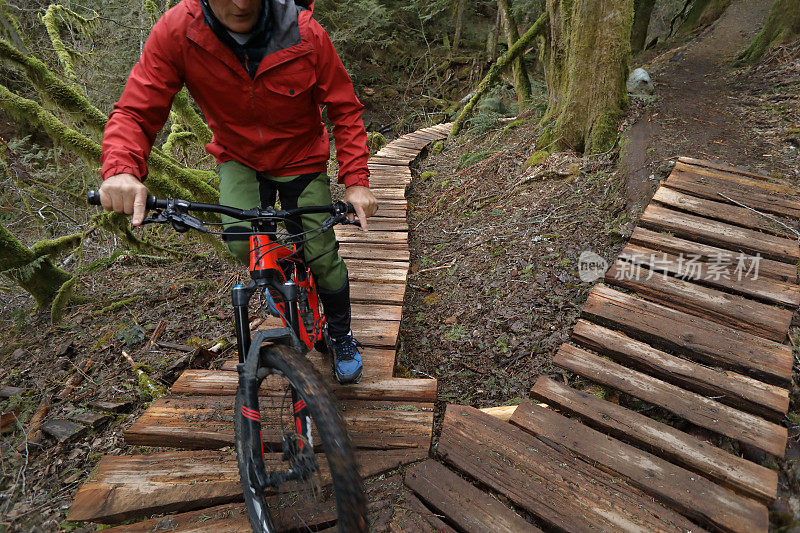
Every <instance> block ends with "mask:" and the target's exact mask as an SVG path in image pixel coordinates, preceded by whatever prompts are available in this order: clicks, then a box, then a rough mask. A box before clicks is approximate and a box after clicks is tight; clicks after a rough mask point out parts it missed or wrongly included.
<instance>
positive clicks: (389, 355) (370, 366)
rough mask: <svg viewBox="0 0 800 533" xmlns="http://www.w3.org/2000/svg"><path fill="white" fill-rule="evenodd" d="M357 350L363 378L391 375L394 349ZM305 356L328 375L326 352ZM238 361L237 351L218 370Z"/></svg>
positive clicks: (230, 368)
mask: <svg viewBox="0 0 800 533" xmlns="http://www.w3.org/2000/svg"><path fill="white" fill-rule="evenodd" d="M268 320H269V323H268V326H272V327H275V326H276V325H279V324H276V323H275V322H273V321H272V320H273V317H270V318H269V319H268ZM259 329H260V327H259ZM359 352H361V360H362V362H363V364H364V377H363V379H365V380H367V381H376V380H381V379H389V378H391V377H392V375H393V374H394V361H395V359H396V357H397V352H396V351H395V350H394V349H388V348H373V347H370V346H362V347H361V348H359ZM305 357H306V359H308V360H309V361H310V362H311V364H312V366H313V367H314V368H316V369H317V371H318V372H319V373H320V374H322V375H323V376H329V374H330V372H331V359H330V357H328V355H327V354H322V353H320V352H318V351H316V350H309V352H308V353H307V354H306V356H305ZM238 362H239V354H238V353H237V354H235V357H234V358H232V359H228V360H227V361H224V362H223V363H222V366H221V367H220V370H225V371H228V372H236V364H237V363H238Z"/></svg>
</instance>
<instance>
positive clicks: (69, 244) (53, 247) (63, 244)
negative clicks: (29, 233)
mask: <svg viewBox="0 0 800 533" xmlns="http://www.w3.org/2000/svg"><path fill="white" fill-rule="evenodd" d="M82 240H83V234H81V233H76V234H73V235H65V236H64V237H58V238H56V239H45V240H41V241H39V242H37V243H35V244H34V245H33V246H31V251H32V252H33V253H34V255H36V256H37V257H38V256H42V255H49V256H56V255H58V254H61V253H63V252H67V251H70V250H73V249H75V247H76V246H78V245H79V244H80V243H81V241H82Z"/></svg>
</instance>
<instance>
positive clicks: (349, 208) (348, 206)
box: [344, 202, 356, 213]
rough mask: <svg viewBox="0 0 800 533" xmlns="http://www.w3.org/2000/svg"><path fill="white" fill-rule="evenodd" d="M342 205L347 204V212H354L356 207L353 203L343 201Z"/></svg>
mask: <svg viewBox="0 0 800 533" xmlns="http://www.w3.org/2000/svg"><path fill="white" fill-rule="evenodd" d="M344 205H346V206H347V212H348V213H355V212H356V208H355V207H353V204H351V203H347V202H345V204H344Z"/></svg>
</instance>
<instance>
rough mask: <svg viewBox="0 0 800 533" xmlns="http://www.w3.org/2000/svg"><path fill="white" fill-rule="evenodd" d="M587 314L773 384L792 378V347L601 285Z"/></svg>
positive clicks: (586, 306) (588, 303)
mask: <svg viewBox="0 0 800 533" xmlns="http://www.w3.org/2000/svg"><path fill="white" fill-rule="evenodd" d="M583 315H584V316H585V317H590V318H591V319H592V321H594V322H598V323H600V324H603V325H606V326H609V327H612V328H614V329H618V330H620V331H623V332H625V333H627V334H628V335H630V336H632V337H634V338H637V339H640V340H645V341H647V342H649V343H651V344H653V345H654V346H656V347H659V348H664V349H668V350H672V351H675V352H676V353H680V354H684V355H686V356H687V357H689V358H691V359H695V360H699V361H700V362H703V363H709V364H713V365H716V366H723V367H726V368H729V369H732V370H736V371H737V372H744V373H745V374H749V375H752V376H754V377H756V378H758V379H760V380H762V381H766V382H768V383H771V384H778V385H783V384H787V383H789V380H790V379H791V375H792V363H793V360H794V357H793V356H792V350H791V348H789V347H788V346H785V345H783V344H779V343H777V342H775V341H771V340H767V339H762V338H761V337H757V336H755V335H752V334H750V333H746V332H743V331H739V330H737V329H733V328H730V327H728V326H724V325H722V324H718V323H716V322H712V321H710V320H705V319H702V318H699V317H696V316H693V315H690V314H688V313H683V312H681V311H676V310H675V309H671V308H669V307H666V306H663V305H660V304H656V303H652V302H648V301H647V300H643V299H641V298H636V297H634V296H630V295H628V294H625V293H622V292H619V291H616V290H614V289H611V288H609V287H606V286H605V285H602V284H601V285H596V286H595V288H594V289H593V290H592V292H591V293H590V294H589V298H588V299H587V300H586V303H585V304H584V306H583Z"/></svg>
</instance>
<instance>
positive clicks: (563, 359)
mask: <svg viewBox="0 0 800 533" xmlns="http://www.w3.org/2000/svg"><path fill="white" fill-rule="evenodd" d="M553 364H554V365H556V366H558V367H561V368H565V369H567V370H570V371H571V372H575V373H576V374H578V375H581V376H583V377H585V378H588V379H590V380H592V381H596V382H597V383H600V384H602V385H605V386H607V387H611V388H614V389H617V390H620V391H622V392H625V393H626V394H630V395H631V396H633V397H635V398H639V399H640V400H644V401H645V402H648V403H651V404H653V405H657V406H659V407H663V408H664V409H666V410H668V411H669V412H671V413H673V414H675V415H676V416H679V417H681V418H683V419H685V420H688V421H689V422H691V423H692V424H695V425H698V426H700V427H704V428H707V429H710V430H711V431H714V432H716V433H719V434H720V435H725V436H726V437H730V438H732V439H735V440H738V441H740V442H744V443H747V444H750V445H752V446H755V447H756V448H759V449H761V450H764V451H765V452H768V453H771V454H773V455H776V456H778V457H783V455H784V453H785V452H786V439H787V438H788V433H787V430H786V428H785V427H783V426H779V425H777V424H774V423H772V422H768V421H766V420H764V419H763V418H760V417H758V416H755V415H752V414H749V413H745V412H743V411H739V410H738V409H735V408H733V407H728V406H727V405H725V404H722V403H720V402H718V401H716V400H711V399H709V398H706V397H705V396H701V395H700V394H696V393H694V392H690V391H687V390H684V389H681V388H680V387H676V386H675V385H671V384H669V383H666V382H665V381H661V380H660V379H657V378H654V377H651V376H648V375H646V374H642V373H641V372H637V371H635V370H631V369H629V368H625V367H624V366H622V365H618V364H617V363H613V362H611V361H608V360H607V359H603V358H602V357H599V356H597V355H594V354H592V353H590V352H587V351H586V350H583V349H581V348H576V347H575V346H571V345H569V344H564V345H562V346H561V348H560V349H559V351H558V353H557V354H556V356H555V358H554V359H553ZM515 413H516V411H515ZM512 420H513V416H512Z"/></svg>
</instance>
